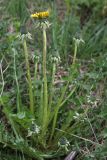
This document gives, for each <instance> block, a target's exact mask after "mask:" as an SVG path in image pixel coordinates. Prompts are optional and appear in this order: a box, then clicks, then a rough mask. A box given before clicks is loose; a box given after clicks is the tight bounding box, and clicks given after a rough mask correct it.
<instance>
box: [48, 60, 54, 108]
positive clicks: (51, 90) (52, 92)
mask: <svg viewBox="0 0 107 160" xmlns="http://www.w3.org/2000/svg"><path fill="white" fill-rule="evenodd" d="M55 72H56V64H55V63H53V67H52V81H51V85H50V97H49V110H50V109H51V105H52V98H53V94H54V90H53V85H54V79H55Z"/></svg>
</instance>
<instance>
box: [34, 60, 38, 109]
mask: <svg viewBox="0 0 107 160" xmlns="http://www.w3.org/2000/svg"><path fill="white" fill-rule="evenodd" d="M37 68H38V62H36V63H35V73H34V92H35V93H34V96H35V99H34V104H35V108H36V79H37Z"/></svg>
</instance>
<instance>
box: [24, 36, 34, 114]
mask: <svg viewBox="0 0 107 160" xmlns="http://www.w3.org/2000/svg"><path fill="white" fill-rule="evenodd" d="M23 46H24V53H25V62H26V68H27V78H28V85H29V99H30V111H31V113H32V114H34V99H33V90H32V80H31V73H30V65H29V56H28V50H27V44H26V40H25V39H24V40H23Z"/></svg>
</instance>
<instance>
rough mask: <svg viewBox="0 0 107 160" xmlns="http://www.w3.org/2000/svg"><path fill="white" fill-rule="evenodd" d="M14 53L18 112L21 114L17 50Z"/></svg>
mask: <svg viewBox="0 0 107 160" xmlns="http://www.w3.org/2000/svg"><path fill="white" fill-rule="evenodd" d="M13 52H14V76H15V80H16V87H17V111H18V112H20V111H21V108H20V105H21V99H20V98H21V97H20V89H19V82H18V78H17V73H16V54H17V52H16V50H15V49H14V48H13Z"/></svg>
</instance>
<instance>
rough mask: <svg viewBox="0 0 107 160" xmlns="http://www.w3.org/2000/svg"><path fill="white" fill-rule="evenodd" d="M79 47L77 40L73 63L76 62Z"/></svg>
mask: <svg viewBox="0 0 107 160" xmlns="http://www.w3.org/2000/svg"><path fill="white" fill-rule="evenodd" d="M77 49H78V44H77V42H76V41H75V47H74V56H73V63H72V64H75V61H76V56H77Z"/></svg>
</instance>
